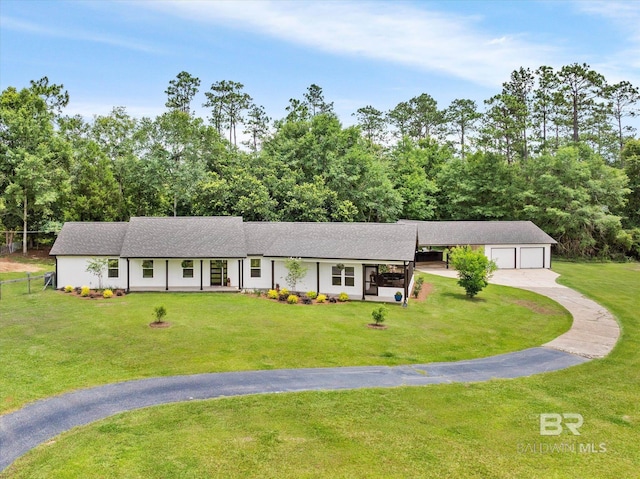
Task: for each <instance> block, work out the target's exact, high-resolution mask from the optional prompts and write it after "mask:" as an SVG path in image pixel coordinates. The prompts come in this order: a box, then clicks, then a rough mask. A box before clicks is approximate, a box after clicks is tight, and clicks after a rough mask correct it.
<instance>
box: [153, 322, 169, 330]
mask: <svg viewBox="0 0 640 479" xmlns="http://www.w3.org/2000/svg"><path fill="white" fill-rule="evenodd" d="M170 326H171V323H169V322H168V321H160V322H157V321H153V322H151V323H149V327H151V328H156V329H158V328H169V327H170Z"/></svg>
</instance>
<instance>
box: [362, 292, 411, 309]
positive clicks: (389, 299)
mask: <svg viewBox="0 0 640 479" xmlns="http://www.w3.org/2000/svg"><path fill="white" fill-rule="evenodd" d="M364 300H365V301H370V302H372V303H397V304H398V305H399V306H402V301H396V299H395V298H394V297H393V296H391V297H388V296H373V295H368V294H367V295H365V297H364ZM354 301H356V300H355V299H354Z"/></svg>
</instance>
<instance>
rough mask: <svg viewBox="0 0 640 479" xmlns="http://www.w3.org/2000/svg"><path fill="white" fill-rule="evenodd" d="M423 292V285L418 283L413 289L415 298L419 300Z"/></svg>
mask: <svg viewBox="0 0 640 479" xmlns="http://www.w3.org/2000/svg"><path fill="white" fill-rule="evenodd" d="M421 290H422V283H418V282H416V284H415V286H414V287H413V297H414V298H417V297H418V295H419V294H420V291H421Z"/></svg>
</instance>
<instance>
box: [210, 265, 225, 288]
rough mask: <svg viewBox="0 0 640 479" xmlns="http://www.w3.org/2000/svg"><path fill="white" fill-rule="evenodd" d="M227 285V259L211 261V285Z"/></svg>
mask: <svg viewBox="0 0 640 479" xmlns="http://www.w3.org/2000/svg"><path fill="white" fill-rule="evenodd" d="M226 285H227V260H226V259H225V260H220V259H217V260H212V261H211V286H226Z"/></svg>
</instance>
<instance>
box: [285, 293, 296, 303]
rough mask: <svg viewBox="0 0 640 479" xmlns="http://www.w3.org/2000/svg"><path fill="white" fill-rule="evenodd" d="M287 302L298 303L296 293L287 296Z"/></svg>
mask: <svg viewBox="0 0 640 479" xmlns="http://www.w3.org/2000/svg"><path fill="white" fill-rule="evenodd" d="M287 303H289V304H297V303H298V297H297V296H296V295H295V294H290V295H289V297H288V298H287Z"/></svg>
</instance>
